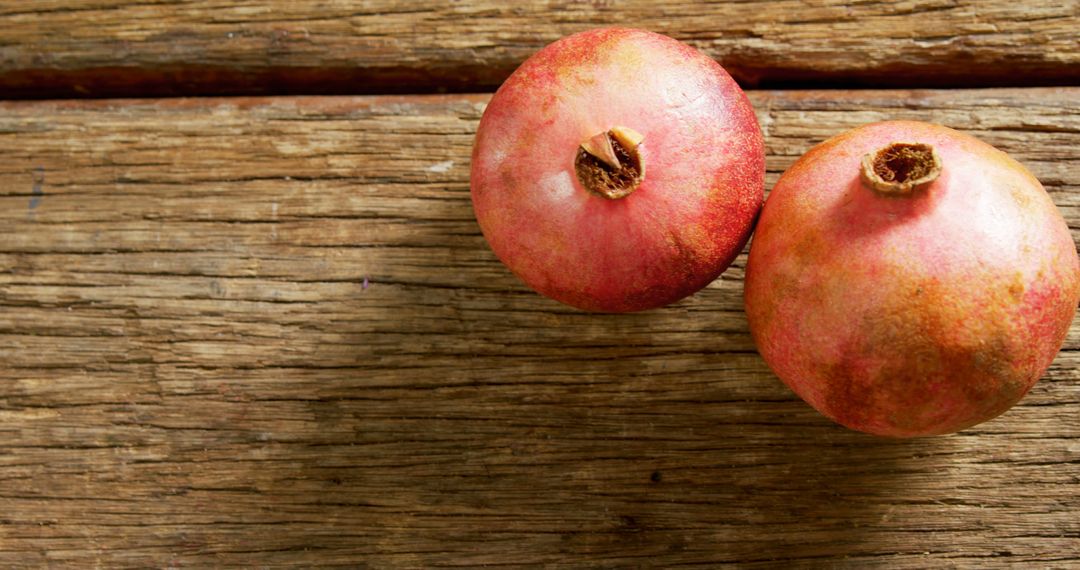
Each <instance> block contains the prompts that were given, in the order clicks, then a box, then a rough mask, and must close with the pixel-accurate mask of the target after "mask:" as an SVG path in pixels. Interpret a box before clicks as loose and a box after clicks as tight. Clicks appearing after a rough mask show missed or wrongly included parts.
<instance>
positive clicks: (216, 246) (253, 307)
mask: <svg viewBox="0 0 1080 570" xmlns="http://www.w3.org/2000/svg"><path fill="white" fill-rule="evenodd" d="M1078 95H1080V89H1076V88H1073V89H1069V88H1060V89H1024V90H1012V89H995V90H956V91H829V92H822V91H817V92H814V91H809V92H752V93H751V94H750V96H751V99H752V100H753V103H754V105H755V107H756V108H757V109H758V111H759V117H760V120H761V124H762V127H763V129H764V130H765V132H766V135H767V137H766V139H767V143H768V152H769V154H768V169H769V176H768V183H769V185H770V186H771V184H772V183H773V182H775V180H776V177H777V176H778V173H779V172H780V171H782V170H783V169H784V168H785V167H786V166H787V165H789V164H790V163H791V162H792V161H793V160H794V159H795V158H796V157H797V156H798V155H800V154H801V153H802V152H804V151H805V150H807V149H808V148H809V147H810V146H811V145H812V144H814V143H816V142H819V141H821V140H823V139H824V138H826V137H828V136H831V135H833V134H836V133H839V132H841V131H842V130H844V129H847V128H850V127H853V126H856V125H858V124H861V123H864V122H868V121H873V120H879V119H885V118H913V119H923V120H931V121H937V122H941V123H944V124H947V125H951V126H954V127H957V128H960V129H962V130H964V131H966V132H969V133H972V134H974V135H976V136H979V137H980V138H983V139H984V140H986V141H988V142H990V143H992V144H995V145H997V146H998V147H1000V148H1002V149H1003V150H1006V151H1007V152H1009V153H1010V154H1012V155H1013V156H1015V157H1016V158H1018V159H1019V160H1021V161H1022V162H1023V163H1024V164H1026V165H1027V166H1028V167H1029V168H1030V169H1031V170H1032V171H1033V172H1034V173H1035V174H1036V175H1037V176H1038V177H1039V178H1040V179H1041V180H1042V181H1043V183H1044V184H1045V185H1046V187H1047V190H1048V191H1049V192H1050V193H1051V195H1052V196H1053V198H1054V200H1055V202H1056V203H1057V204H1058V205H1059V206H1060V207H1061V209H1062V211H1063V213H1064V214H1065V216H1066V218H1067V219H1068V220H1069V223H1070V227H1071V228H1072V229H1073V232H1074V235H1076V234H1077V232H1080V209H1078V207H1077V206H1078V197H1080V187H1078V186H1077V182H1076V181H1077V180H1080V160H1078V158H1080V150H1078V149H1080V107H1078V101H1080V97H1078ZM486 100H487V96H485V95H468V96H425V97H340V98H336V97H335V98H321V97H305V98H267V99H200V100H166V101H152V100H139V101H135V100H128V101H120V100H114V101H85V102H70V101H67V102H38V103H30V102H26V103H0V156H4V157H5V160H4V161H3V162H2V163H0V203H2V206H3V207H2V208H0V479H2V482H0V564H2V565H4V566H20V565H21V566H28V567H29V566H39V565H47V564H53V565H56V566H61V567H89V566H92V565H95V564H101V565H106V566H125V565H145V566H155V567H158V566H185V565H197V566H228V565H244V566H270V567H273V566H286V565H314V566H331V565H343V566H355V565H357V564H360V563H368V564H371V565H373V566H395V567H401V566H424V567H430V566H436V565H443V564H456V565H464V566H478V565H481V564H510V565H525V564H555V563H570V564H573V563H578V564H580V563H586V562H587V563H588V564H590V565H595V566H608V567H614V566H627V565H631V566H632V565H640V564H649V565H658V566H664V565H672V564H677V563H712V564H715V563H722V562H738V563H742V565H745V566H747V567H754V566H775V565H788V564H791V563H802V564H808V565H813V564H820V563H826V562H827V563H828V564H830V565H832V566H839V567H845V566H846V567H853V568H861V567H866V566H868V565H880V566H888V567H890V568H923V567H928V566H929V567H938V566H949V565H957V564H959V565H974V566H979V567H993V566H1000V567H1006V566H1008V565H1015V564H1028V565H1030V564H1035V565H1039V566H1051V567H1054V566H1066V565H1070V564H1077V563H1080V384H1078V383H1077V380H1078V379H1080V372H1078V370H1080V351H1077V349H1078V348H1080V327H1075V326H1074V328H1073V330H1072V332H1071V333H1070V335H1069V338H1068V340H1067V342H1066V350H1065V351H1064V352H1063V353H1062V354H1061V355H1060V356H1059V358H1058V359H1057V361H1056V362H1055V364H1054V365H1053V367H1052V368H1051V370H1050V371H1049V373H1048V374H1047V376H1046V377H1045V378H1044V379H1043V380H1042V381H1041V382H1040V383H1039V384H1038V386H1037V387H1036V388H1035V389H1034V391H1033V392H1032V393H1031V394H1030V395H1029V396H1028V397H1027V398H1026V399H1025V400H1024V401H1023V403H1022V404H1021V405H1019V406H1018V407H1017V408H1015V409H1013V410H1012V411H1010V412H1009V413H1007V414H1006V415H1004V416H1003V417H1001V418H999V419H997V420H994V421H992V422H990V423H987V424H984V425H982V426H980V427H978V428H975V429H972V430H968V431H966V432H963V433H962V434H959V435H956V436H950V437H940V438H932V439H926V440H915V441H891V440H882V439H875V438H872V437H869V436H864V435H860V434H857V433H853V432H849V431H845V430H843V429H842V428H839V427H836V426H833V425H831V424H830V423H829V422H828V421H827V420H825V419H824V418H822V417H820V416H818V415H817V414H816V412H814V411H813V410H811V409H810V408H809V407H808V406H806V405H805V404H803V403H802V402H800V401H798V400H797V399H796V398H795V397H794V396H793V395H792V394H791V393H790V392H788V391H787V390H786V389H785V388H784V387H783V386H782V385H781V384H780V382H779V381H778V380H777V379H776V378H775V377H774V376H773V375H772V374H771V373H769V371H768V370H767V368H766V367H765V366H764V364H763V363H762V361H761V360H760V358H759V357H758V356H757V355H756V353H755V352H754V349H753V345H752V343H751V340H750V337H749V335H748V333H747V331H746V325H745V320H744V316H743V313H742V308H741V282H740V281H741V277H742V267H743V261H744V259H745V258H741V259H740V260H739V261H738V262H737V263H736V264H735V266H734V267H732V268H731V269H730V270H729V271H728V272H727V273H725V274H724V275H723V277H722V278H721V279H719V280H718V281H716V282H715V283H713V284H712V285H711V286H710V287H709V288H707V289H706V290H704V291H702V292H700V293H699V294H697V295H695V296H693V297H691V298H690V299H688V300H686V301H683V302H680V303H678V304H676V305H674V306H672V307H669V308H666V309H662V310H656V311H650V312H646V313H641V314H633V315H588V314H583V313H580V312H577V311H574V310H572V309H568V308H566V307H563V306H560V305H557V304H555V303H554V302H551V301H548V300H546V299H544V298H542V297H539V296H538V295H536V294H534V293H531V292H529V291H528V290H526V289H525V288H524V287H523V286H522V285H521V284H520V283H519V282H517V281H516V280H515V278H514V277H513V276H512V275H510V274H509V272H508V271H507V270H506V269H505V268H504V267H503V266H502V265H501V264H499V262H498V261H497V260H496V259H495V257H494V256H493V254H492V253H491V252H490V251H489V250H488V248H487V247H486V245H485V243H484V241H483V239H482V237H481V236H480V234H479V230H478V228H477V226H476V224H475V221H474V220H473V217H472V212H471V208H470V205H469V196H468V166H469V154H470V148H471V143H472V136H473V133H474V130H475V128H476V124H477V121H478V120H479V117H480V114H481V112H482V110H483V107H484V103H485V102H486Z"/></svg>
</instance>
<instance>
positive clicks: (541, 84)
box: [471, 28, 765, 312]
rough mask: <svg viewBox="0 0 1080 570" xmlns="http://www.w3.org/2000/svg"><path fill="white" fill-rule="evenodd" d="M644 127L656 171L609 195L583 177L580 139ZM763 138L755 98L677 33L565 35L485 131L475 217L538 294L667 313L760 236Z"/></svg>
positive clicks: (476, 151)
mask: <svg viewBox="0 0 1080 570" xmlns="http://www.w3.org/2000/svg"><path fill="white" fill-rule="evenodd" d="M613 127H628V128H629V129H632V130H633V131H635V132H637V133H640V134H641V135H643V137H644V139H643V142H641V144H640V147H639V148H638V150H639V152H640V156H641V160H642V163H643V164H644V178H643V180H642V181H641V182H640V185H639V186H637V187H636V189H634V191H633V192H632V193H630V194H629V195H627V196H625V197H622V198H618V199H610V198H606V197H604V196H601V195H599V194H597V193H595V192H592V191H590V190H589V189H587V188H585V187H584V186H583V184H582V182H581V180H579V178H578V177H577V175H576V174H575V156H576V154H577V152H578V149H579V147H580V145H581V144H582V141H584V140H587V139H588V138H589V137H591V136H593V135H596V134H597V133H603V132H605V131H608V130H609V129H611V128H613ZM764 176H765V156H764V142H763V139H762V135H761V130H760V128H759V126H758V123H757V118H756V117H755V115H754V112H753V109H752V107H751V105H750V103H749V101H748V100H747V98H746V96H745V94H744V93H743V92H742V90H741V89H740V88H739V87H738V85H737V84H736V83H735V81H733V80H732V79H731V77H730V76H729V75H728V74H727V73H726V72H725V71H724V70H723V68H721V67H720V65H719V64H717V63H716V62H715V61H713V60H712V59H710V58H709V57H707V56H705V55H704V54H702V53H700V52H698V51H697V50H695V49H694V48H692V47H690V46H687V45H685V44H683V43H680V42H678V41H676V40H674V39H672V38H669V37H666V36H662V35H659V34H654V33H650V32H646V31H642V30H634V29H623V28H608V29H599V30H592V31H587V32H582V33H579V34H575V35H572V36H568V37H566V38H563V39H561V40H559V41H557V42H555V43H553V44H551V45H549V46H547V47H546V48H544V49H543V50H541V51H539V52H538V53H536V54H535V55H533V56H532V57H531V58H529V59H528V60H527V61H526V62H525V63H523V64H522V65H521V67H519V68H518V69H517V70H516V71H515V72H514V73H513V74H512V75H511V76H510V77H509V78H508V79H507V80H506V82H505V83H504V84H503V85H502V86H501V87H500V88H499V90H498V92H497V93H496V94H495V96H494V97H493V98H492V100H491V102H490V103H489V104H488V106H487V109H486V110H485V112H484V116H483V118H482V120H481V121H480V126H479V129H478V132H477V135H476V142H475V146H474V148H473V155H472V172H471V188H472V201H473V208H474V211H475V213H476V218H477V220H478V221H479V223H480V227H481V229H482V231H483V233H484V237H485V238H486V239H487V241H488V243H489V244H490V245H491V248H492V249H493V250H494V251H495V253H496V255H498V257H499V258H500V259H501V260H502V261H503V262H504V263H505V264H506V265H507V266H508V267H509V268H510V269H511V270H512V271H513V272H514V273H515V274H516V275H517V276H518V277H520V278H521V279H522V280H523V281H524V282H525V283H526V284H528V285H529V286H530V287H532V288H533V289H535V290H536V291H538V292H540V293H542V294H544V295H546V296H548V297H551V298H553V299H556V300H558V301H561V302H563V303H567V304H569V305H573V306H575V307H578V308H581V309H584V310H589V311H604V312H625V311H637V310H643V309H649V308H654V307H660V306H663V305H666V304H669V303H672V302H674V301H676V300H678V299H681V298H683V297H685V296H687V295H690V294H692V293H694V292H695V291H697V290H699V289H701V288H702V287H704V286H706V285H707V284H708V283H709V282H711V281H712V280H714V279H715V278H716V277H717V276H719V275H720V273H721V272H722V271H723V270H724V269H726V268H727V266H728V265H729V264H730V263H731V261H732V260H733V259H734V258H735V256H736V255H738V253H739V252H740V250H741V249H742V248H743V246H744V245H745V243H746V241H747V239H748V238H749V235H750V232H751V229H752V226H753V223H754V220H755V218H756V216H757V214H758V213H759V211H760V208H761V203H762V200H763V191H764Z"/></svg>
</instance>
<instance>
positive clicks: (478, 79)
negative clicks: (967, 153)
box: [0, 0, 1080, 98]
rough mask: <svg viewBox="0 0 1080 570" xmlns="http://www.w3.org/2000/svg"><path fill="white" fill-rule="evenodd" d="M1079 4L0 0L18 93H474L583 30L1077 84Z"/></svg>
mask: <svg viewBox="0 0 1080 570" xmlns="http://www.w3.org/2000/svg"><path fill="white" fill-rule="evenodd" d="M1078 19H1080V3H1078V2H1077V0H1053V1H1050V0H1040V1H1036V2H1016V1H1014V0H917V1H910V0H867V1H860V2H831V1H830V2H806V1H802V0H746V1H740V2H716V3H703V2H690V1H687V0H659V1H657V0H649V1H628V2H621V1H613V0H593V1H590V2H568V1H561V0H559V1H529V2H504V1H501V0H478V1H474V2H443V1H438V0H414V1H410V2H400V1H398V0H366V1H364V2H360V3H353V2H341V1H320V2H292V1H287V0H271V1H256V0H240V1H234V0H228V1H226V0H209V1H199V2H191V1H182V0H180V1H178V0H140V1H138V2H130V1H127V0H37V1H35V2H25V1H23V0H0V30H3V32H2V33H0V93H4V94H5V97H6V98H12V97H58V96H60V97H85V96H94V97H102V96H113V97H130V96H136V95H139V96H150V95H157V96H163V95H177V94H180V95H184V94H188V95H190V94H215V93H216V94H259V93H266V94H286V93H296V94H301V93H306V94H328V93H340V94H356V93H387V92H422V91H441V90H450V91H482V90H490V89H493V88H494V87H496V86H498V85H499V84H500V83H501V82H502V80H503V79H504V78H505V77H506V76H507V75H508V74H509V73H510V72H511V71H512V70H513V69H514V68H515V67H516V66H517V65H518V64H519V63H520V62H521V61H523V60H524V59H525V58H526V57H528V56H529V55H530V54H532V53H533V52H535V51H536V50H538V49H539V48H541V47H542V46H544V45H546V44H547V43H550V42H552V41H554V40H556V39H558V38H559V37H561V36H563V35H566V34H570V33H573V32H576V31H581V30H583V29H588V28H593V27H599V26H607V25H623V26H633V27H643V28H647V29H652V30H654V31H657V32H661V33H665V34H669V35H672V36H674V37H676V38H678V39H681V40H684V41H687V42H689V43H690V44H692V45H694V46H696V47H698V48H700V49H702V50H704V51H705V52H706V53H708V54H709V55H711V56H712V57H715V58H717V59H718V60H719V61H721V62H722V63H723V64H724V65H725V66H726V67H727V68H728V70H729V71H731V72H732V74H733V75H734V76H735V77H736V79H738V80H739V81H741V82H742V83H743V84H744V85H758V86H775V85H788V86H791V85H793V84H795V85H798V84H804V85H805V84H808V83H813V84H822V83H829V84H834V85H841V84H842V85H849V86H851V85H863V86H877V87H882V86H890V87H897V88H908V87H934V86H938V87H943V86H968V87H970V86H975V85H986V86H1008V85H1032V84H1042V85H1062V84H1076V83H1077V82H1078V81H1080V41H1078V40H1080V35H1078V33H1077V29H1078V28H1077V20H1078Z"/></svg>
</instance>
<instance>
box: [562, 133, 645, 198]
mask: <svg viewBox="0 0 1080 570" xmlns="http://www.w3.org/2000/svg"><path fill="white" fill-rule="evenodd" d="M644 139H645V137H644V135H642V134H641V133H639V132H637V131H635V130H633V129H631V128H629V127H622V126H615V127H612V128H611V129H609V130H608V131H607V132H603V133H598V134H596V135H593V136H591V137H589V138H587V139H585V140H584V141H582V143H581V146H580V147H579V148H578V152H577V156H576V158H575V160H574V170H575V172H576V173H577V176H578V181H580V182H581V185H582V186H584V187H585V188H586V189H587V190H589V191H591V192H594V193H596V194H599V195H600V196H603V197H605V198H608V199H611V200H616V199H619V198H624V197H626V196H629V195H630V193H631V192H633V191H634V190H636V189H637V187H638V185H640V184H641V181H642V180H643V179H644V178H645V164H644V162H643V161H642V160H641V154H640V152H639V151H640V146H641V142H642V141H643V140H644Z"/></svg>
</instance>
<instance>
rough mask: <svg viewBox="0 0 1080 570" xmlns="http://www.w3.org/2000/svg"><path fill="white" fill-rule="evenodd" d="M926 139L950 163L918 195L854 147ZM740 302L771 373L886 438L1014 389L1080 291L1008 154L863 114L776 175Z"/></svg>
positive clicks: (1034, 186) (1012, 396) (1049, 354)
mask: <svg viewBox="0 0 1080 570" xmlns="http://www.w3.org/2000/svg"><path fill="white" fill-rule="evenodd" d="M896 142H908V143H912V142H914V143H924V144H928V145H931V146H932V147H933V148H934V149H935V150H936V152H937V153H938V155H939V157H940V163H941V172H940V175H939V176H938V177H937V179H936V180H933V182H930V183H929V185H928V186H926V187H924V188H921V189H916V190H914V191H913V192H911V193H910V194H906V195H899V196H888V195H884V194H882V193H880V192H877V191H875V190H871V189H870V187H869V186H867V185H866V184H864V183H863V182H862V180H861V178H860V161H861V159H862V158H863V157H864V156H865V155H867V154H869V153H874V152H875V151H877V150H878V149H881V148H884V147H887V146H889V145H890V144H891V143H896ZM745 285H746V287H745V303H746V312H747V316H748V319H749V324H750V330H751V332H752V334H753V337H754V341H755V343H756V344H757V346H758V349H759V351H760V353H761V355H762V357H763V358H764V359H765V361H766V362H767V363H768V364H769V366H770V367H771V368H772V369H773V371H775V372H776V374H777V375H778V376H779V377H780V378H781V379H782V380H783V381H784V382H785V383H786V384H787V385H788V386H789V387H791V389H792V390H794V391H795V392H796V393H797V394H798V395H799V396H800V397H802V398H803V399H804V400H806V401H807V402H808V403H809V404H810V405H812V406H813V407H814V408H816V409H817V410H818V411H820V412H821V413H823V414H824V415H826V416H828V417H829V418H831V419H833V420H834V421H836V422H838V423H840V424H842V425H844V426H847V427H849V428H852V429H856V430H860V431H864V432H868V433H872V434H877V435H883V436H893V437H914V436H924V435H934V434H944V433H950V432H954V431H958V430H961V429H964V428H967V427H970V426H972V425H975V424H978V423H980V422H983V421H986V420H989V419H991V418H994V417H995V416H997V415H999V414H1001V413H1003V412H1004V411H1005V410H1007V409H1009V408H1010V407H1011V406H1012V405H1013V404H1015V403H1016V402H1018V401H1019V400H1020V399H1021V398H1022V397H1023V396H1024V394H1026V393H1027V392H1028V390H1029V389H1030V388H1031V387H1032V386H1033V385H1034V384H1035V382H1036V381H1038V379H1039V378H1040V377H1041V376H1042V375H1043V373H1044V372H1045V371H1046V369H1047V368H1048V367H1049V365H1050V363H1051V361H1052V360H1053V359H1054V356H1055V355H1056V354H1057V351H1058V350H1059V349H1060V348H1061V344H1062V342H1063V341H1064V339H1065V335H1066V333H1067V331H1068V329H1069V326H1070V324H1071V322H1072V319H1073V315H1074V313H1075V310H1076V306H1077V302H1078V300H1080V260H1078V258H1077V254H1076V246H1075V244H1074V243H1073V240H1072V236H1071V235H1070V233H1069V229H1068V227H1067V226H1066V224H1065V221H1064V219H1063V218H1062V217H1061V214H1060V213H1059V212H1058V210H1057V208H1056V207H1055V206H1054V204H1053V202H1052V201H1051V200H1050V197H1049V196H1048V195H1047V193H1046V192H1045V191H1044V190H1043V188H1042V185H1041V184H1040V183H1039V182H1038V180H1036V179H1035V178H1034V177H1033V176H1032V175H1031V174H1030V173H1029V172H1028V171H1027V170H1026V169H1025V168H1024V167H1023V166H1022V165H1020V164H1019V163H1018V162H1016V161H1015V160H1013V159H1011V158H1010V157H1009V156H1007V155H1006V154H1005V153H1003V152H1001V151H999V150H997V149H995V148H993V147H992V146H990V145H988V144H986V143H983V142H981V141H979V140H978V139H975V138H973V137H971V136H968V135H965V134H962V133H960V132H957V131H954V130H951V129H948V128H946V127H942V126H939V125H932V124H927V123H919V122H907V121H890V122H883V123H874V124H870V125H865V126H862V127H859V128H857V129H854V130H852V131H848V132H846V133H844V134H841V135H839V136H836V137H834V138H832V139H829V140H827V141H825V142H823V143H821V144H820V145H818V146H816V147H814V148H813V149H811V150H810V151H809V152H808V153H807V154H805V155H804V156H803V157H802V158H800V159H799V160H798V161H797V162H796V163H795V164H794V165H792V166H791V168H789V169H788V170H787V172H785V173H784V174H783V176H782V177H781V178H780V180H779V181H778V182H777V184H776V187H775V188H774V189H773V191H772V193H771V194H770V196H769V198H768V200H767V201H766V203H765V206H764V208H763V210H762V214H761V219H760V220H759V223H758V226H757V231H756V233H755V235H754V240H753V243H752V244H751V248H750V258H749V261H748V265H747V271H746V283H745Z"/></svg>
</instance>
